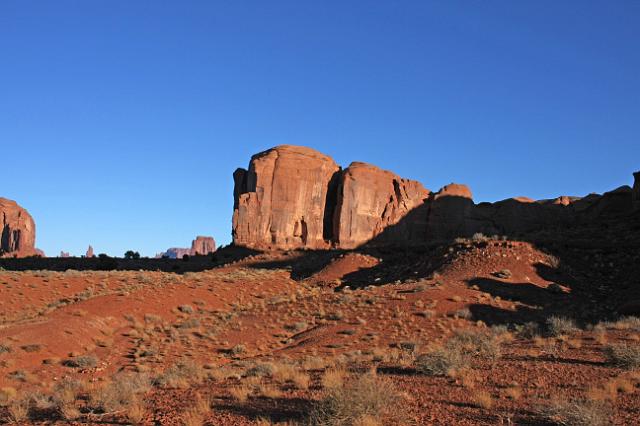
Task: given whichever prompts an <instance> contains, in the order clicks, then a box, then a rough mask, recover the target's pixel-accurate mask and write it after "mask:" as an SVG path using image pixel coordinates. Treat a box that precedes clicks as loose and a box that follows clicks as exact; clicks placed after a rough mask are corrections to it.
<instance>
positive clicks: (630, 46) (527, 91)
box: [0, 0, 640, 255]
mask: <svg viewBox="0 0 640 426" xmlns="http://www.w3.org/2000/svg"><path fill="white" fill-rule="evenodd" d="M0 54H1V57H0V158H1V164H2V167H1V169H0V170H1V174H2V180H1V182H2V184H1V186H0V188H1V190H0V196H4V197H7V198H11V199H15V200H17V201H18V202H19V203H20V204H22V205H23V206H25V207H26V208H27V209H28V210H29V211H30V212H31V213H32V215H33V216H34V218H35V220H36V222H37V226H38V236H37V245H38V246H39V247H41V248H42V249H44V250H45V251H46V252H47V254H49V255H57V254H58V253H59V251H60V250H61V249H64V250H65V251H66V250H68V251H71V252H72V253H74V254H82V253H84V251H85V249H86V247H87V245H88V244H89V243H91V244H93V246H94V247H95V250H96V252H107V253H110V254H114V255H122V254H123V253H124V251H125V250H127V249H135V250H139V251H140V252H141V253H142V254H144V255H153V254H155V253H156V252H158V251H160V250H163V249H166V248H168V247H170V246H186V245H188V244H189V243H190V241H191V239H192V238H193V237H195V236H196V235H198V234H205V235H213V236H214V237H215V238H216V240H217V241H218V242H220V243H228V242H229V241H230V228H231V213H232V177H231V174H232V172H233V170H234V169H235V168H236V167H246V165H247V162H248V160H249V157H250V155H251V154H253V153H256V152H258V151H261V150H264V149H266V148H269V147H271V146H274V145H278V144H298V145H306V146H310V147H313V148H316V149H318V150H320V151H323V152H325V153H327V154H329V155H331V156H333V157H334V158H335V159H336V161H337V162H338V163H340V164H341V165H343V166H346V165H348V164H349V162H351V161H353V160H360V161H366V162H370V163H374V164H377V165H379V166H381V167H383V168H387V169H390V170H393V171H395V172H396V173H398V174H400V175H402V176H404V177H408V178H413V179H418V180H420V181H422V182H423V183H424V185H425V186H426V187H428V188H430V189H432V190H437V189H438V188H439V187H441V186H442V185H444V184H447V183H449V182H452V181H455V182H462V183H467V184H469V185H470V186H471V188H472V190H473V192H474V196H475V199H476V201H494V200H498V199H502V198H507V197H510V196H517V195H524V196H529V197H532V198H546V197H553V196H556V195H560V194H569V195H584V194H587V193H589V192H603V191H606V190H609V189H613V188H615V187H617V186H620V185H623V184H629V183H631V181H632V178H631V173H632V172H633V171H635V170H638V169H640V2H639V1H635V0H633V1H622V0H620V1H605V0H602V1H588V0H575V1H569V0H566V1H557V0H531V1H513V0H504V1H473V0H466V1H448V0H447V1H445V0H440V1H413V2H412V1H397V2H388V1H378V2H374V1H368V0H367V1H337V0H336V1H301V0H292V1H263V0H256V1H239V0H234V1H228V2H216V1H212V0H208V1H157V0H153V1H152V0H149V1H137V0H136V1H131V0H108V1H107V0H76V1H69V0H56V1H51V0H42V1H35V0H34V1H24V0H2V1H0Z"/></svg>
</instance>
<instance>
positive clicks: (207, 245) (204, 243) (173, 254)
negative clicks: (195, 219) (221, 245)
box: [157, 236, 216, 259]
mask: <svg viewBox="0 0 640 426" xmlns="http://www.w3.org/2000/svg"><path fill="white" fill-rule="evenodd" d="M215 251H216V242H215V240H214V239H213V237H204V236H198V237H196V239H195V240H193V241H192V242H191V248H180V247H172V248H170V249H168V250H167V251H165V252H164V253H160V254H159V255H157V257H168V258H169V259H181V258H182V257H184V256H185V255H188V256H198V255H199V256H205V255H207V254H211V253H213V252H215Z"/></svg>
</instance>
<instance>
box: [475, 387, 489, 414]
mask: <svg viewBox="0 0 640 426" xmlns="http://www.w3.org/2000/svg"><path fill="white" fill-rule="evenodd" d="M471 402H472V403H473V405H475V406H476V407H478V408H484V409H485V410H488V409H490V408H491V407H493V398H492V397H491V394H490V393H489V392H487V391H482V390H480V391H476V392H473V393H472V394H471Z"/></svg>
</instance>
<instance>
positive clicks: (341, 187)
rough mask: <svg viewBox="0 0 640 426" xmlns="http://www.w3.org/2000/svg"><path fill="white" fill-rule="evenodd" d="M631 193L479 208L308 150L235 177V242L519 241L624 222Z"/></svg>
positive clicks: (639, 181)
mask: <svg viewBox="0 0 640 426" xmlns="http://www.w3.org/2000/svg"><path fill="white" fill-rule="evenodd" d="M634 176H635V180H636V182H635V185H634V188H633V189H631V188H630V187H628V186H623V187H620V188H618V189H616V190H614V191H610V192H607V193H605V194H603V195H597V194H591V195H588V196H586V197H584V198H578V197H568V196H562V197H558V198H556V199H550V200H539V201H534V200H532V199H529V198H526V197H517V198H509V199H507V200H503V201H498V202H496V203H479V204H476V203H474V201H473V196H472V194H471V190H470V189H469V188H468V187H466V186H465V185H461V184H450V185H447V186H445V187H443V188H442V189H440V191H438V192H436V193H431V192H429V190H427V189H425V188H424V186H422V184H421V183H419V182H417V181H413V180H408V179H403V178H401V177H399V176H397V175H396V174H394V173H392V172H389V171H386V170H382V169H380V168H378V167H376V166H373V165H370V164H366V163H360V162H354V163H351V165H350V166H349V167H347V168H346V169H345V170H344V171H342V170H341V169H340V168H339V167H338V165H336V163H335V162H334V161H333V160H332V159H331V158H329V157H327V156H326V155H323V154H321V153H319V152H317V151H314V150H312V149H309V148H304V147H297V146H288V145H285V146H278V147H276V148H272V149H270V150H267V151H265V152H262V153H260V154H257V155H254V156H253V157H252V158H251V162H250V164H249V169H248V170H244V169H238V170H236V172H235V173H234V181H235V188H234V213H233V241H234V243H235V244H237V245H241V246H246V247H251V248H256V249H291V248H312V249H317V248H329V247H335V248H341V249H350V248H355V247H358V246H361V245H363V244H370V245H374V244H375V245H379V244H389V243H394V244H395V243H402V244H420V243H428V242H435V241H446V240H452V239H454V238H457V237H471V236H473V234H475V233H483V234H485V235H507V236H511V237H514V236H515V237H518V236H522V235H524V234H527V233H532V232H538V231H546V232H549V231H550V230H553V229H557V228H561V227H565V226H570V225H572V224H576V223H589V222H590V221H593V220H596V219H598V218H602V217H616V218H617V217H620V216H621V215H622V216H624V215H626V214H628V213H629V212H630V211H631V210H632V209H633V208H640V172H638V173H636V174H634Z"/></svg>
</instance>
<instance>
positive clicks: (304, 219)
mask: <svg viewBox="0 0 640 426" xmlns="http://www.w3.org/2000/svg"><path fill="white" fill-rule="evenodd" d="M339 170H340V168H339V167H338V165H337V164H336V163H335V162H334V161H333V160H332V159H331V158H330V157H328V156H326V155H324V154H321V153H319V152H318V151H315V150H313V149H310V148H305V147H299V146H291V145H281V146H277V147H275V148H272V149H269V150H267V151H264V152H261V153H259V154H256V155H254V156H253V157H251V162H250V163H249V169H248V170H244V169H237V170H236V171H235V173H234V180H235V190H234V195H235V200H234V213H233V231H232V233H233V240H234V242H235V243H236V244H238V245H243V246H247V247H253V248H270V247H273V248H280V249H289V248H327V247H329V246H330V239H331V235H330V234H331V215H330V213H328V212H327V209H326V205H327V195H328V194H330V193H331V192H332V191H335V189H334V188H333V186H334V185H335V184H334V182H335V179H336V176H337V175H336V173H337V172H338V171H339Z"/></svg>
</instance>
